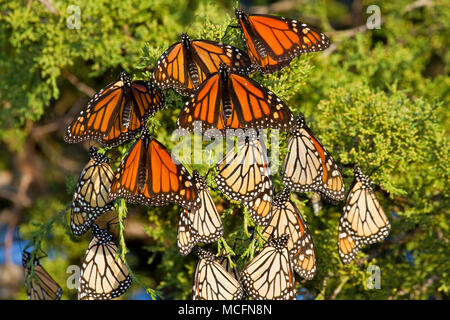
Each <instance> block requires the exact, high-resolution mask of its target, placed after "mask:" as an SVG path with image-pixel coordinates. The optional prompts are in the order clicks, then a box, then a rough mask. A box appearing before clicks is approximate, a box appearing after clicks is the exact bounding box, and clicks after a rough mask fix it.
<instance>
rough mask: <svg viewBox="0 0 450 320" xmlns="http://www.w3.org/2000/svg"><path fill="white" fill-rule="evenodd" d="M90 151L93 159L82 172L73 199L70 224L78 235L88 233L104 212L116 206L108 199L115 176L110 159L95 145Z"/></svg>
mask: <svg viewBox="0 0 450 320" xmlns="http://www.w3.org/2000/svg"><path fill="white" fill-rule="evenodd" d="M89 153H90V156H91V160H89V162H88V164H87V165H86V166H85V167H84V169H83V171H82V172H81V176H80V178H79V180H78V184H77V187H76V192H75V194H74V196H73V200H72V210H71V214H70V226H71V228H72V233H73V234H74V235H76V236H81V235H83V234H84V233H86V231H88V230H89V228H90V227H91V225H92V223H93V222H94V221H95V220H96V219H97V218H98V217H99V216H100V215H101V214H102V213H105V212H108V211H110V210H112V209H113V208H114V203H113V202H109V200H108V194H109V188H110V186H111V182H112V180H113V178H114V171H113V169H112V168H111V166H110V165H109V159H108V157H107V156H105V155H102V154H100V153H98V151H97V148H95V147H90V149H89Z"/></svg>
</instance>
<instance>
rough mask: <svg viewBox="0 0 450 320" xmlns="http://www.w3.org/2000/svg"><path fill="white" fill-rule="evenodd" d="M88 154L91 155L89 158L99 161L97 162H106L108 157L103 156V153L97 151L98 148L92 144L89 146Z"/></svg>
mask: <svg viewBox="0 0 450 320" xmlns="http://www.w3.org/2000/svg"><path fill="white" fill-rule="evenodd" d="M89 155H90V156H91V159H92V160H94V161H96V162H99V163H103V162H106V163H108V162H109V159H108V157H107V156H105V155H104V154H101V153H98V149H97V148H96V147H94V146H90V147H89Z"/></svg>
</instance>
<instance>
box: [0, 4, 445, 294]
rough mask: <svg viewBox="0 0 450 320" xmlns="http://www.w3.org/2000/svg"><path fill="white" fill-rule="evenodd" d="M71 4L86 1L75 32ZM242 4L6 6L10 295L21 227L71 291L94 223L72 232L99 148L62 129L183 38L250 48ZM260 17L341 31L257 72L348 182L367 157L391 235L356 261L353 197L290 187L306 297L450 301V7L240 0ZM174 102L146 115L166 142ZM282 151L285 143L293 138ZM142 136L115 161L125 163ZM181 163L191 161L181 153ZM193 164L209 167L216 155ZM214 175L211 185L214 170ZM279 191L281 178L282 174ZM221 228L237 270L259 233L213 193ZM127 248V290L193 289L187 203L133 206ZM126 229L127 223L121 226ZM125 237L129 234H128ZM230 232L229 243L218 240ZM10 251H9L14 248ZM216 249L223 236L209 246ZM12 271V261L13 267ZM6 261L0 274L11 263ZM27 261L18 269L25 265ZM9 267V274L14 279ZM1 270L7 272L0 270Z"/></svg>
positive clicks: (3, 208) (5, 210) (3, 157)
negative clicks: (72, 270) (347, 248)
mask: <svg viewBox="0 0 450 320" xmlns="http://www.w3.org/2000/svg"><path fill="white" fill-rule="evenodd" d="M70 5H75V6H78V8H79V10H80V11H79V12H80V26H79V28H78V29H77V28H74V29H73V28H72V29H71V28H69V27H68V23H69V25H70V22H71V21H73V20H71V19H73V14H74V12H73V10H71V8H70V7H69V6H70ZM369 5H377V6H378V7H379V8H380V9H381V27H380V29H368V28H367V26H366V21H367V19H368V18H369V16H370V13H367V11H366V10H367V7H368V6H369ZM236 6H237V2H234V1H225V0H222V1H216V2H214V1H191V0H172V1H167V0H151V1H142V0H139V1H137V0H125V1H112V0H100V1H87V0H70V1H67V0H63V1H52V0H45V1H44V0H42V1H37V0H35V1H33V0H28V1H25V0H21V1H19V0H15V1H4V2H2V3H1V4H0V47H1V48H0V107H1V109H0V146H1V150H2V152H1V154H0V224H2V225H3V226H4V227H5V228H6V232H5V236H4V241H3V242H2V243H1V245H3V247H4V253H5V254H4V255H5V257H4V261H3V262H4V264H3V265H0V267H1V268H3V269H4V270H3V271H4V272H7V271H8V272H10V273H11V274H15V275H17V277H16V278H17V281H16V282H14V283H9V282H3V283H1V281H4V279H3V278H4V277H3V278H2V277H0V287H2V286H3V287H5V288H9V289H8V290H7V291H6V292H7V293H6V294H3V296H2V297H1V298H7V299H24V298H26V295H25V292H24V289H23V278H22V273H21V270H20V272H19V271H17V270H19V269H20V266H16V267H17V268H18V269H17V268H16V269H17V270H16V269H14V267H13V265H14V264H13V263H12V260H13V259H12V256H13V254H12V252H13V250H12V249H11V239H13V238H14V234H15V233H17V232H16V231H14V232H10V231H11V230H15V229H14V228H15V227H16V226H18V228H19V230H20V234H21V237H22V238H23V239H25V240H30V239H33V241H34V244H35V245H36V246H37V247H40V248H41V249H42V250H44V251H45V252H47V253H49V258H45V259H42V261H41V262H42V263H43V265H44V267H45V268H47V270H48V271H49V273H50V274H51V275H52V276H54V278H55V280H56V281H57V282H58V283H59V284H60V285H61V286H62V288H63V290H64V295H63V298H64V299H74V298H76V290H74V289H68V288H67V286H66V281H67V277H68V276H69V275H68V274H67V273H66V269H67V267H68V266H69V265H81V259H82V258H83V256H84V252H85V250H86V248H87V245H88V243H89V241H90V232H89V233H88V234H87V235H85V236H83V237H81V238H74V237H73V236H72V235H71V232H70V227H69V224H68V221H69V210H68V208H69V205H70V203H71V199H72V195H73V192H74V188H75V184H76V182H77V179H78V176H79V174H80V172H81V169H82V168H83V166H84V165H85V163H86V162H87V161H88V158H89V154H88V152H87V149H88V147H89V145H90V144H91V143H89V142H87V143H84V144H79V145H69V144H66V143H64V141H63V135H64V130H65V128H66V127H67V125H68V124H69V122H70V121H71V120H72V119H73V118H74V117H75V116H76V114H77V113H78V112H79V111H80V110H82V109H83V108H84V107H85V106H86V103H87V102H88V101H89V98H90V97H91V96H92V95H93V94H94V93H95V92H96V91H98V90H99V89H101V88H102V87H104V86H105V85H106V84H108V83H110V82H112V81H113V80H115V78H116V77H117V75H118V73H119V72H120V71H122V70H125V71H127V72H129V73H131V74H132V75H134V77H135V78H136V79H150V77H151V71H152V69H153V66H154V64H155V62H156V60H157V59H158V58H159V56H160V55H161V54H162V53H163V52H164V51H165V50H166V49H167V48H168V47H169V45H170V44H172V43H174V42H176V41H179V37H180V34H181V33H182V32H187V33H188V34H189V35H190V37H191V38H192V39H196V38H204V39H213V40H222V41H224V42H226V43H229V44H231V45H234V46H237V47H239V48H243V46H242V42H241V39H240V34H239V32H238V30H237V29H229V30H228V31H227V32H226V35H225V31H226V28H227V26H228V25H230V24H233V25H235V24H236V21H235V19H234V8H235V7H236ZM239 6H241V7H244V8H246V9H247V10H248V11H251V12H258V13H272V14H279V15H283V16H286V17H290V18H297V19H299V20H301V21H304V22H306V23H308V24H310V25H312V26H315V27H318V28H319V29H321V30H322V31H324V32H325V33H326V34H327V35H329V36H330V38H331V43H332V44H331V46H330V48H329V49H328V50H326V51H325V52H324V53H318V54H309V55H303V56H301V57H299V58H296V59H295V60H294V61H293V63H292V64H291V65H290V67H288V68H285V69H283V70H282V71H281V72H279V73H276V74H273V75H269V76H263V75H260V74H255V75H253V76H252V77H253V78H254V79H256V80H257V81H259V82H261V83H262V84H263V85H265V86H267V87H269V88H270V89H271V90H272V91H273V92H275V93H276V94H277V95H278V96H279V97H280V98H281V99H283V100H284V101H285V102H286V103H287V104H288V106H289V107H290V108H291V110H292V111H293V112H294V113H295V114H297V113H298V112H302V113H304V114H305V116H306V119H307V122H308V124H309V126H310V128H311V129H312V130H313V132H314V133H315V135H316V136H317V137H318V138H319V139H320V140H321V142H322V143H323V144H324V145H325V146H326V148H327V149H328V150H329V151H330V152H331V153H332V154H333V156H334V158H335V160H336V161H337V163H338V164H340V165H342V169H343V173H344V176H345V183H346V186H347V187H348V186H349V185H350V184H351V181H352V178H353V175H352V170H351V169H349V168H347V167H346V166H347V165H349V166H350V165H352V164H355V163H357V164H359V165H360V166H361V167H362V169H363V171H365V172H366V173H370V172H372V171H373V170H374V169H376V170H375V171H374V173H373V175H372V179H373V181H374V184H375V185H377V197H378V199H379V200H380V203H381V204H382V206H383V208H384V210H385V211H386V213H387V215H388V218H389V220H390V221H391V225H392V229H391V233H390V236H389V237H388V238H387V239H386V240H385V241H384V242H383V243H380V244H375V245H372V246H370V247H367V248H364V249H363V250H362V252H361V253H360V254H359V255H358V257H357V259H356V260H355V261H354V262H353V263H351V264H350V265H348V266H343V265H342V264H341V262H340V261H339V257H338V252H337V245H336V242H337V229H338V222H339V217H340V214H341V212H342V203H340V204H339V205H337V206H333V205H331V204H329V203H327V202H323V201H322V202H320V205H321V210H320V211H318V212H314V210H313V209H312V194H307V195H305V194H295V195H293V199H294V201H295V203H296V204H297V205H298V207H299V209H300V210H301V212H302V214H303V216H304V218H305V220H306V222H307V224H308V227H309V229H310V231H311V235H312V238H313V240H314V244H315V249H316V256H317V267H318V272H317V274H316V276H315V278H314V279H313V280H310V281H300V278H299V277H298V276H297V286H298V292H299V294H300V295H301V297H302V298H303V299H309V298H315V299H448V298H449V294H450V287H449V284H450V270H449V265H450V263H449V258H448V257H449V256H450V246H449V239H450V232H449V212H448V209H449V197H448V196H449V185H450V181H449V174H450V166H449V160H450V158H449V154H450V153H449V151H450V141H449V127H450V126H449V125H450V120H449V119H450V118H449V115H450V112H449V108H448V103H449V102H450V95H449V88H450V80H449V79H450V78H449V62H450V61H449V60H450V54H449V52H448V50H447V48H448V47H449V46H450V44H449V41H450V32H449V29H450V3H449V2H448V1H445V0H434V1H433V0H427V1H406V0H400V1H384V0H383V1H375V0H371V1H361V0H355V1H350V0H348V1H337V0H323V1H312V0H311V1H310V0H296V1H279V2H272V1H267V0H258V1H245V2H243V3H240V4H239ZM165 94H166V98H167V108H165V109H164V110H163V111H161V112H159V113H158V114H157V115H156V116H155V118H153V119H151V121H150V126H151V128H152V129H153V132H154V135H155V136H156V138H157V139H158V140H159V141H161V142H162V143H163V144H165V145H166V146H167V147H168V148H169V149H172V148H173V147H174V146H175V144H176V143H177V141H174V140H173V139H171V134H172V132H173V130H174V128H175V121H176V119H177V116H178V114H179V110H180V108H181V107H182V105H183V101H184V98H182V97H181V96H179V95H177V94H176V93H175V92H174V91H172V90H166V91H165ZM282 137H283V139H284V140H283V141H282V144H281V145H282V148H281V154H284V153H285V152H286V150H285V142H286V136H285V135H283V136H282ZM131 143H132V142H128V143H126V144H124V145H123V146H120V147H118V148H115V149H112V150H110V151H109V152H108V155H110V157H111V158H112V159H113V167H114V168H115V167H117V165H118V163H119V161H120V160H121V157H122V156H123V155H124V154H125V153H126V152H127V150H128V149H129V147H130V146H131ZM181 160H183V159H181ZM186 167H187V168H188V169H189V170H190V171H191V172H192V170H193V169H198V170H199V171H200V173H202V174H206V172H207V171H208V169H209V167H208V166H207V165H195V166H190V165H188V164H187V165H186ZM208 182H209V183H210V185H211V186H215V185H214V179H212V175H209V176H208ZM274 182H275V187H276V190H280V189H281V188H282V186H281V183H280V177H279V172H275V175H274ZM212 194H213V197H214V200H215V201H216V204H217V207H218V210H219V212H221V213H222V220H223V222H224V228H225V233H224V240H225V241H226V243H227V244H228V245H229V246H230V247H231V248H234V252H235V253H236V256H235V257H234V260H235V261H236V262H237V265H238V266H239V267H242V266H243V265H244V264H245V263H246V262H247V261H248V258H249V256H251V255H252V254H253V252H254V249H255V247H258V245H260V242H258V241H256V242H253V241H252V238H251V237H249V232H252V230H253V226H252V223H251V221H250V220H249V218H248V217H247V214H246V213H244V209H243V207H242V206H241V205H239V204H238V203H236V202H230V201H228V200H227V199H226V198H225V197H224V196H223V195H221V194H220V193H219V192H214V191H213V192H212ZM117 206H118V209H119V210H120V211H121V212H122V213H125V212H126V211H127V219H126V220H125V230H124V233H123V237H124V238H123V239H124V241H125V242H124V243H125V244H126V247H127V249H128V253H127V255H126V257H127V262H128V264H129V265H130V267H131V269H132V270H133V273H134V274H135V276H136V278H137V279H138V282H136V281H135V282H134V283H133V285H132V287H131V289H130V291H129V293H127V295H126V296H125V297H124V298H126V299H130V298H136V297H137V293H138V292H139V290H142V289H145V288H147V287H148V288H153V289H156V290H158V291H159V292H160V294H161V298H163V299H190V298H191V297H192V292H191V287H192V283H193V274H194V270H195V265H196V262H197V259H196V256H195V254H193V253H191V254H190V255H189V256H187V257H182V256H181V255H180V254H179V252H178V249H177V246H176V236H177V227H178V216H179V213H180V208H179V207H177V206H175V205H168V206H165V207H161V208H151V207H145V206H137V205H136V206H132V205H129V206H128V207H126V206H125V204H124V203H123V202H122V203H121V204H119V205H117ZM119 233H120V232H119ZM118 239H119V236H118ZM223 243H224V242H223V241H220V244H221V245H222V244H223ZM8 246H9V247H8ZM209 247H211V248H212V249H213V250H217V249H218V248H217V245H216V244H213V245H210V246H209ZM371 265H376V266H379V267H380V270H381V288H380V289H374V290H369V289H367V287H366V280H367V279H368V277H369V276H370V273H368V272H367V268H368V267H369V266H371ZM8 268H9V269H8ZM0 270H1V269H0ZM14 270H16V271H14ZM4 274H9V273H4ZM2 279H3V280H2Z"/></svg>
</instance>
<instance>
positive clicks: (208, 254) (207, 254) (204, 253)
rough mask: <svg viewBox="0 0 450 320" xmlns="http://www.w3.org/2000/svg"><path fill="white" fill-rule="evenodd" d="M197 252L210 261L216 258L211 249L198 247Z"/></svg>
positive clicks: (199, 255) (200, 256)
mask: <svg viewBox="0 0 450 320" xmlns="http://www.w3.org/2000/svg"><path fill="white" fill-rule="evenodd" d="M195 253H196V254H197V256H198V257H199V258H200V259H204V260H209V261H213V260H215V257H214V255H213V254H212V253H211V252H210V251H208V250H205V249H202V248H200V247H197V249H196V250H195Z"/></svg>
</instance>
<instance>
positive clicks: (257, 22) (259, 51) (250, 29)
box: [236, 8, 330, 74]
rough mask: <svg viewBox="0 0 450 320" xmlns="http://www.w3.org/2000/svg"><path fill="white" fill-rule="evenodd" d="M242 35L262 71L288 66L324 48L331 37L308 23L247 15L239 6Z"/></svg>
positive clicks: (251, 55) (237, 13) (272, 70)
mask: <svg viewBox="0 0 450 320" xmlns="http://www.w3.org/2000/svg"><path fill="white" fill-rule="evenodd" d="M236 18H237V20H238V25H239V28H240V30H241V36H242V39H243V40H244V43H245V45H246V47H247V51H248V54H249V56H250V59H251V61H252V63H253V64H254V65H256V66H257V67H258V69H259V71H260V72H262V73H266V74H267V73H274V72H277V71H280V70H281V69H282V68H284V67H286V66H288V65H289V64H290V63H291V61H292V60H293V59H294V58H295V57H297V56H299V55H300V54H302V53H307V52H314V51H323V50H325V49H326V48H328V47H329V45H330V40H329V39H328V37H327V36H326V35H325V34H323V33H322V32H319V31H317V30H314V29H313V28H311V27H309V26H308V25H306V24H305V23H302V22H300V21H297V20H292V19H287V18H283V17H277V16H271V15H265V14H246V13H245V12H243V11H242V10H240V9H239V8H238V9H236Z"/></svg>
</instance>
